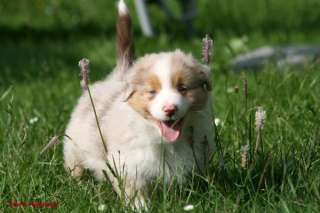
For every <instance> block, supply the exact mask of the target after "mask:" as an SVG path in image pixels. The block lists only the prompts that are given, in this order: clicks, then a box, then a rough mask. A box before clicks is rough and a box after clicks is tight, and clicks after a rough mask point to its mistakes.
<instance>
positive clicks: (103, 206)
mask: <svg viewBox="0 0 320 213" xmlns="http://www.w3.org/2000/svg"><path fill="white" fill-rule="evenodd" d="M106 209H107V206H106V204H100V205H99V206H98V211H100V212H103V211H105V210H106Z"/></svg>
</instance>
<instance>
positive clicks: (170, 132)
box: [160, 122, 181, 142]
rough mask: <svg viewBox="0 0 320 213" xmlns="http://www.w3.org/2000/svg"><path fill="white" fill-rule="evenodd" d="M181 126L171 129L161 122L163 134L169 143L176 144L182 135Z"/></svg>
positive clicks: (177, 125)
mask: <svg viewBox="0 0 320 213" xmlns="http://www.w3.org/2000/svg"><path fill="white" fill-rule="evenodd" d="M180 126H181V125H179V124H176V125H175V126H174V127H170V126H167V125H166V124H164V123H163V122H160V128H161V134H162V136H163V137H164V138H165V139H166V140H167V141H168V142H175V141H176V140H177V139H178V137H179V136H180V133H181V131H180V129H181V128H180Z"/></svg>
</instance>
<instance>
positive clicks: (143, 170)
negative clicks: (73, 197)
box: [64, 0, 214, 208]
mask: <svg viewBox="0 0 320 213" xmlns="http://www.w3.org/2000/svg"><path fill="white" fill-rule="evenodd" d="M118 12H119V16H118V21H117V48H118V58H117V60H118V61H117V66H116V68H115V69H114V70H113V72H112V73H111V74H110V75H109V76H108V77H107V78H106V79H105V80H103V81H100V82H97V83H95V84H94V85H92V86H91V87H90V89H91V93H92V97H93V101H94V104H95V107H96V112H97V116H98V121H99V123H100V126H101V130H102V134H103V137H104V139H105V141H106V145H107V149H108V152H107V153H106V152H105V150H104V148H103V144H102V140H101V137H100V135H99V132H98V128H97V124H96V121H95V117H94V113H93V109H92V106H91V103H90V99H89V96H88V93H87V92H84V94H83V95H82V97H81V98H80V99H79V101H78V104H77V106H76V108H75V109H74V111H73V113H72V115H71V120H70V122H69V124H68V126H67V129H66V135H68V136H70V139H66V140H65V141H64V162H65V168H66V169H67V171H69V172H70V173H71V175H72V176H74V177H80V176H81V174H82V172H83V170H84V169H89V170H91V171H92V172H93V174H94V175H95V177H96V178H97V179H99V180H105V179H108V180H109V181H111V183H112V184H113V186H114V189H115V191H116V192H117V193H118V194H119V195H120V196H123V195H124V196H125V198H126V200H127V201H128V202H130V201H133V205H134V206H135V207H137V208H140V207H142V206H145V205H146V202H147V200H148V196H149V194H148V187H147V186H148V185H150V183H151V182H152V181H154V180H156V179H157V178H159V177H164V180H165V182H170V181H172V180H177V181H178V182H180V183H182V182H183V181H184V180H185V177H186V175H187V174H188V173H190V172H191V171H192V170H193V169H195V170H199V171H200V172H201V171H203V170H204V169H205V167H206V165H207V162H208V160H209V157H210V155H211V154H212V153H213V151H214V143H213V136H214V132H213V128H212V117H211V114H210V111H211V110H210V108H211V103H210V101H209V99H210V97H209V96H210V90H211V85H210V70H209V68H208V67H207V66H205V65H202V64H200V63H199V62H197V61H196V60H195V59H194V58H193V57H192V56H191V55H190V54H185V53H183V52H181V51H180V50H176V51H173V52H162V53H157V54H149V55H146V56H144V57H141V58H139V59H137V60H135V61H133V41H132V34H131V19H130V15H129V12H128V9H127V7H126V5H125V3H124V2H123V0H120V2H119V4H118Z"/></svg>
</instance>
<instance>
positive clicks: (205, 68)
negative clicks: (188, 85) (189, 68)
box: [201, 65, 212, 91]
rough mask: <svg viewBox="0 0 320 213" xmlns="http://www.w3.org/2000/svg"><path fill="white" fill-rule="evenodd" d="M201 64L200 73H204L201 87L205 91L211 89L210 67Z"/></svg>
mask: <svg viewBox="0 0 320 213" xmlns="http://www.w3.org/2000/svg"><path fill="white" fill-rule="evenodd" d="M201 66H202V71H201V72H202V73H203V74H204V75H205V82H204V84H203V89H205V90H207V91H211V90H212V81H211V68H210V67H209V66H207V65H201Z"/></svg>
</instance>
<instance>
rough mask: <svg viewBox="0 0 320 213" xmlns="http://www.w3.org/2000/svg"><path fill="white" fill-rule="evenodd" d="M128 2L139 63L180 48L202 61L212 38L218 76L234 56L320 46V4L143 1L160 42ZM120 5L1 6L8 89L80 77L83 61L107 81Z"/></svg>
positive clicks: (8, 1) (302, 0)
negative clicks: (206, 40) (205, 40)
mask: <svg viewBox="0 0 320 213" xmlns="http://www.w3.org/2000/svg"><path fill="white" fill-rule="evenodd" d="M138 1H139V0H136V1H135V2H138ZM126 2H127V4H128V5H129V8H130V10H131V14H132V16H133V19H134V35H135V39H136V47H137V52H138V55H142V54H145V53H147V52H153V51H160V50H171V49H175V48H181V49H183V50H185V51H187V52H192V53H193V54H194V55H195V56H198V57H200V49H201V38H202V37H203V36H204V35H205V34H209V35H210V36H211V37H213V39H214V42H215V60H214V66H215V67H216V68H217V70H218V71H217V72H220V71H221V72H224V73H225V72H228V71H229V70H231V69H232V67H231V68H230V66H229V65H230V63H231V64H232V59H233V58H234V57H235V56H237V55H239V54H241V53H246V52H249V51H250V50H252V49H255V48H259V47H262V46H270V45H291V44H310V45H316V44H317V43H319V40H320V36H319V30H320V28H319V26H320V25H319V23H320V1H319V0H290V1H287V0H259V1H256V0H195V1H181V0H180V1H179V0H170V1H169V0H161V1H150V0H149V1H142V2H145V4H146V9H147V12H148V14H149V20H150V22H151V26H152V28H153V32H154V36H153V37H147V36H145V35H144V34H143V32H142V29H141V25H140V24H139V19H138V15H137V5H135V2H134V1H133V0H127V1H126ZM157 2H160V4H158V3H157ZM190 2H191V3H190ZM161 3H162V4H163V3H165V4H166V8H165V9H167V11H166V10H164V7H163V5H162V7H161ZM187 3H188V5H187V6H186V5H185V4H187ZM115 4H116V1H113V0H92V1H89V0H74V1H63V0H14V1H13V0H0V36H1V45H0V51H1V57H0V66H1V76H2V78H1V80H0V82H1V83H2V85H3V84H7V85H8V81H16V80H18V79H25V80H26V79H28V77H35V76H37V77H40V78H41V76H42V77H43V76H45V77H50V76H51V77H52V76H54V75H56V74H57V70H59V69H60V70H61V69H65V68H66V67H68V66H70V67H69V68H71V67H72V69H75V70H76V69H77V68H76V64H77V61H78V60H79V59H80V58H82V57H88V58H90V59H91V60H92V62H93V63H92V65H93V66H94V67H96V68H97V69H96V70H95V73H96V74H97V75H98V77H101V76H103V75H105V72H106V71H107V70H110V69H111V68H112V66H113V65H114V64H115V60H114V42H113V41H114V36H115V19H116V9H115V7H116V6H115ZM190 5H191V6H190ZM168 11H169V13H168ZM183 11H185V14H183ZM170 15H172V17H170ZM184 18H185V19H184ZM186 19H187V20H186ZM181 20H184V21H181ZM69 68H67V71H70V69H69ZM22 70H24V71H22ZM48 73H51V74H52V75H48ZM99 73H101V75H100V76H99ZM93 78H97V76H96V77H95V74H93ZM4 79H6V80H4Z"/></svg>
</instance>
